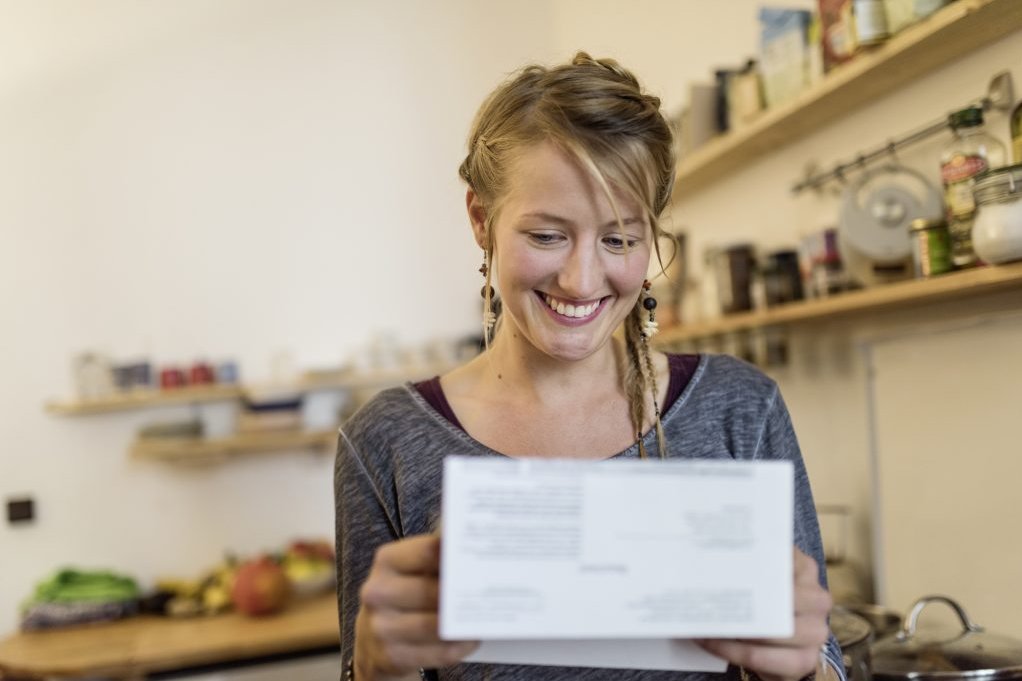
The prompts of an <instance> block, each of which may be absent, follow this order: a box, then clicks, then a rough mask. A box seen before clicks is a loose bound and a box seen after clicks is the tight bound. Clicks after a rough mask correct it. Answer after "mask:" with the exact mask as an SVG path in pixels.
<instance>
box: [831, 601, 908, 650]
mask: <svg viewBox="0 0 1022 681" xmlns="http://www.w3.org/2000/svg"><path fill="white" fill-rule="evenodd" d="M844 608H845V609H847V610H849V611H851V612H852V613H854V614H856V615H858V616H859V617H862V618H863V619H865V620H866V621H867V622H869V626H871V627H873V640H874V641H879V640H880V639H882V638H887V637H888V636H891V635H893V634H896V633H897V632H898V631H899V630H900V629H901V621H902V616H901V613H898V612H895V611H894V610H890V609H888V608H885V607H884V606H882V605H875V604H872V603H855V604H851V605H848V604H846V605H845V606H844Z"/></svg>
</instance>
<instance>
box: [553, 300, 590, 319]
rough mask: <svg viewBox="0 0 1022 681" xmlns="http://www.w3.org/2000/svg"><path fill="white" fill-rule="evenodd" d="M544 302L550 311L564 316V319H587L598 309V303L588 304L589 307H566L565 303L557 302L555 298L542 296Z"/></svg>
mask: <svg viewBox="0 0 1022 681" xmlns="http://www.w3.org/2000/svg"><path fill="white" fill-rule="evenodd" d="M544 300H546V304H547V305H548V306H549V307H550V309H551V310H553V311H555V312H556V313H557V314H560V315H564V316H565V317H572V318H574V319H584V318H585V317H588V316H589V315H591V314H592V313H593V312H595V311H596V308H597V307H599V305H600V304H599V303H598V302H596V303H590V304H589V305H570V304H569V305H566V304H565V303H561V302H558V301H557V300H556V299H555V298H553V297H551V296H548V295H544Z"/></svg>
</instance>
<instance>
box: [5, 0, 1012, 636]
mask: <svg viewBox="0 0 1022 681" xmlns="http://www.w3.org/2000/svg"><path fill="white" fill-rule="evenodd" d="M805 4H808V3H805ZM757 5H758V2H756V1H755V0H729V2H727V3H708V2H697V1H696V0H685V2H665V1H662V0H657V1H654V0H643V1H642V2H638V3H632V4H630V5H629V8H630V9H629V10H628V11H627V12H622V10H621V9H620V8H619V3H614V2H610V1H609V0H595V1H594V0H590V1H587V2H582V1H581V0H559V1H558V2H556V3H546V2H541V1H540V0H534V1H533V2H529V3H486V4H483V3H473V2H468V1H460V2H456V1H455V0H448V1H446V2H433V3H417V2H412V1H410V0H409V1H407V2H396V1H392V2H376V3H371V2H363V3H337V2H329V1H328V0H303V2H300V3H294V2H284V0H277V1H272V0H246V1H244V2H242V1H241V0H228V1H225V2H218V3H206V2H199V1H197V0H185V1H184V2H175V3H155V2H152V3H139V2H135V1H129V0H103V1H102V2H98V3H91V4H90V5H89V9H83V7H84V6H83V5H80V4H79V5H74V6H68V5H67V4H66V3H56V2H52V1H44V2H33V3H24V2H23V3H16V2H10V1H9V2H0V12H2V14H3V19H4V21H2V22H0V50H2V52H0V57H2V58H0V235H2V241H0V243H2V247H0V315H2V319H3V320H4V332H5V333H4V336H3V338H4V341H3V352H2V353H0V376H3V377H4V378H5V379H6V380H4V382H3V384H2V387H0V432H2V433H3V443H4V447H3V449H0V498H4V497H7V496H10V495H14V494H17V493H31V494H33V495H35V496H36V498H37V501H38V503H39V520H38V522H37V523H36V524H35V525H34V526H30V527H24V528H9V527H7V526H6V525H3V524H0V632H4V631H8V630H10V629H12V628H13V627H14V626H15V622H16V619H15V612H14V611H15V605H16V603H17V602H18V601H19V600H20V599H21V598H22V597H24V596H25V595H26V594H27V593H28V591H29V589H30V587H31V584H32V583H33V582H34V581H36V580H37V579H39V578H40V577H42V576H43V575H45V574H46V573H47V572H49V571H50V570H52V569H53V568H55V567H57V566H59V565H62V564H65V563H75V564H79V565H83V566H109V567H113V568H117V569H120V570H125V571H128V572H131V573H133V574H136V575H138V576H139V577H141V578H142V579H143V580H147V579H150V578H152V577H153V576H155V575H157V574H165V573H170V574H182V575H188V574H191V573H192V572H193V571H194V570H196V569H197V567H200V566H202V565H204V564H206V563H208V562H212V561H213V560H215V559H216V557H217V556H218V554H219V552H220V551H221V550H222V549H224V548H230V549H234V550H240V551H249V550H255V549H258V548H263V547H272V546H275V545H278V544H280V543H282V542H283V541H285V540H286V539H287V538H288V537H289V536H291V535H295V534H328V533H329V532H330V529H331V526H332V522H333V521H332V509H331V499H330V461H329V457H323V458H315V457H311V456H307V455H299V456H283V455H281V456H265V457H258V458H254V459H251V460H246V461H239V462H237V463H234V464H232V465H230V466H226V467H223V468H220V469H215V470H211V471H202V470H200V471H194V470H185V471H181V470H174V469H168V468H165V467H162V466H157V465H151V464H144V465H143V464H140V463H133V462H130V461H128V460H127V458H126V449H127V447H128V445H129V443H130V441H131V439H132V434H133V432H134V431H135V429H136V428H137V427H138V426H139V425H140V424H142V423H145V422H148V421H150V420H153V419H156V418H160V419H169V418H173V417H175V416H178V415H186V414H187V413H188V412H187V409H186V408H180V409H176V410H167V411H166V412H163V413H148V414H123V415H109V416H101V417H91V418H88V419H73V420H65V419H57V418H54V417H50V416H47V415H45V414H44V413H43V412H42V409H41V406H42V403H43V401H44V400H45V399H46V398H48V397H54V396H59V395H64V394H68V393H69V392H70V389H71V383H70V377H69V366H68V363H69V358H70V356H71V355H72V354H74V353H76V352H79V351H81V350H84V349H89V348H95V349H99V350H103V351H107V352H110V353H112V354H114V355H117V356H123V357H130V356H133V355H136V354H139V353H150V354H151V355H153V356H154V358H156V359H157V360H168V361H169V360H178V361H190V360H191V359H193V358H195V357H197V356H208V357H212V358H220V357H225V356H233V357H236V358H237V359H239V360H240V361H241V362H242V366H243V372H244V373H245V374H246V375H247V376H248V377H249V378H258V377H260V376H262V375H265V373H266V372H267V371H268V362H269V358H270V357H271V356H272V354H273V353H274V352H276V351H278V350H279V349H283V348H287V349H290V350H291V351H292V352H293V353H294V355H295V356H296V358H297V359H298V360H299V361H300V362H301V363H302V364H303V365H319V364H329V363H334V362H338V361H340V360H342V359H344V358H345V357H346V356H348V355H349V354H350V353H352V352H356V351H358V350H359V349H360V348H362V347H364V345H365V343H366V342H368V339H369V338H370V336H371V334H372V333H373V332H374V330H391V331H393V332H394V333H396V334H397V335H398V336H399V338H400V339H401V340H402V341H405V342H413V341H418V340H422V339H427V338H432V337H440V336H451V335H457V334H460V333H463V332H471V331H473V330H474V329H475V328H476V324H477V319H478V310H477V291H478V279H477V277H478V274H477V273H476V272H475V268H476V267H477V265H478V256H477V253H476V249H475V247H474V246H473V244H472V243H471V240H470V239H469V238H468V234H467V229H466V224H465V220H464V217H463V209H462V189H461V187H460V186H459V184H458V182H457V178H456V174H455V169H456V167H457V164H458V162H459V161H460V159H461V155H462V149H463V141H464V136H465V134H466V132H467V128H468V123H469V120H470V118H471V115H472V113H473V112H474V109H475V107H476V106H477V105H478V102H479V101H480V100H481V98H482V96H483V95H484V94H485V93H486V92H487V91H488V90H489V89H490V88H491V87H492V85H493V84H494V83H495V82H496V81H497V80H499V79H500V78H501V77H502V76H503V74H504V73H506V72H508V71H510V70H512V69H513V68H514V67H516V66H517V65H519V64H521V63H523V62H525V61H529V60H542V61H548V60H561V59H564V58H567V57H568V56H570V54H571V53H572V52H573V51H574V50H576V49H580V48H582V49H586V50H588V51H590V52H591V53H593V54H594V55H595V56H604V55H610V56H616V57H618V58H619V59H620V60H621V61H622V62H623V63H624V64H625V65H626V66H628V67H630V68H632V69H634V70H635V71H636V72H637V73H638V74H639V75H640V76H641V77H642V79H643V80H644V81H645V82H646V84H647V85H648V86H649V87H650V89H652V90H653V91H655V92H658V93H660V94H661V95H662V97H663V99H664V101H665V103H666V104H667V105H668V106H669V107H671V108H673V107H674V106H677V105H678V104H680V102H681V101H682V99H683V97H684V93H685V92H687V84H688V81H690V80H706V79H708V77H709V73H710V70H711V69H712V67H713V66H716V65H720V64H725V65H727V64H737V63H740V62H741V61H742V60H743V59H744V58H745V57H746V56H747V55H750V54H752V53H753V52H754V51H755V43H756V32H757V27H756V18H755V7H756V6H757ZM1018 38H1019V34H1015V35H1014V36H1011V37H1010V38H1008V39H1005V40H1003V41H1001V42H999V43H998V44H995V45H992V46H990V47H989V48H987V49H985V50H983V51H980V52H977V53H976V54H974V55H973V56H970V57H968V58H966V59H963V60H961V61H960V62H958V63H956V64H954V65H952V66H949V67H947V68H943V69H940V70H938V71H936V72H934V73H933V74H932V75H930V76H928V77H926V78H924V79H921V80H920V81H919V82H918V83H914V84H912V85H910V86H907V87H904V88H902V89H901V90H900V91H899V92H897V93H895V94H893V95H891V96H890V97H887V98H884V99H883V100H882V101H880V102H877V103H876V104H875V105H873V106H870V107H865V108H863V109H861V110H859V111H857V112H855V115H854V116H850V117H849V118H847V119H844V120H842V121H838V122H836V123H835V124H833V125H831V126H829V127H827V128H825V129H823V130H820V131H818V132H814V133H811V134H807V136H806V137H805V139H803V140H801V141H799V142H798V143H796V144H793V145H791V146H790V147H787V148H785V149H784V150H781V151H780V153H778V154H776V155H774V156H772V157H770V158H767V159H764V160H762V161H760V162H757V163H755V164H752V165H751V166H750V167H749V168H747V169H746V170H744V171H743V172H740V173H737V174H736V175H734V176H733V177H731V178H728V179H727V180H725V181H722V182H720V183H718V184H715V185H713V186H712V187H710V188H708V189H707V190H706V191H705V192H701V193H700V194H699V195H698V196H696V197H693V198H692V199H691V200H686V201H685V202H682V203H679V204H678V205H677V206H675V207H674V209H673V214H672V216H671V217H670V218H669V223H668V224H669V225H670V224H672V222H671V221H673V225H674V226H675V227H681V226H683V225H684V226H688V227H690V228H691V229H692V230H693V244H692V250H691V252H692V253H699V252H701V250H702V247H703V246H704V245H706V244H709V243H711V242H714V243H724V242H728V241H733V240H738V239H746V238H749V237H750V236H755V238H756V240H757V241H759V242H760V243H761V244H762V245H763V246H764V247H768V248H769V247H774V246H781V245H787V244H791V243H794V241H795V240H796V239H797V237H798V236H799V234H800V233H802V232H804V231H807V230H812V229H816V228H818V227H820V226H823V225H826V224H831V223H833V220H834V211H835V202H834V199H833V198H827V197H824V198H815V197H812V196H805V197H802V198H799V199H797V200H796V199H793V198H791V197H790V196H789V195H788V193H787V187H788V185H789V183H790V181H791V180H793V179H794V178H795V177H797V176H798V175H799V173H800V171H801V168H802V166H803V164H804V162H805V161H806V160H808V159H810V158H816V159H817V160H820V161H822V162H827V161H830V160H833V159H835V158H840V157H844V156H847V155H848V154H850V153H853V152H854V151H856V150H857V149H858V145H860V144H872V143H873V142H879V141H881V140H882V139H885V138H886V137H888V136H890V135H894V134H897V133H900V132H903V131H905V130H908V129H912V128H914V127H915V126H917V125H918V124H920V123H923V122H927V121H929V120H930V119H932V118H935V117H937V116H939V115H940V114H941V113H943V112H944V111H946V110H947V109H949V108H952V107H954V106H957V105H958V104H960V103H961V102H962V100H963V99H967V98H971V97H972V96H974V95H978V94H980V93H981V92H982V91H983V89H984V88H985V84H986V80H987V78H988V76H989V75H991V73H992V72H993V71H995V70H998V69H1000V68H1004V67H1006V66H1010V67H1012V68H1013V69H1014V70H1015V78H1016V81H1017V82H1019V83H1020V84H1022V72H1020V71H1019V69H1020V68H1022V41H1020V40H1019V39H1018ZM994 124H995V130H996V131H997V132H999V133H1000V134H1002V135H1003V134H1004V122H1003V120H995V121H994ZM935 148H936V146H935V145H926V146H924V147H922V148H921V149H920V150H919V151H917V152H915V153H912V154H906V158H907V159H908V160H910V161H913V162H916V163H918V164H920V165H921V166H922V167H926V168H927V169H928V172H929V173H931V175H932V176H933V177H935V171H934V170H933V169H934V167H935V166H934V163H935ZM1017 304H1018V303H1017V300H1015V299H1012V298H1011V297H1010V296H1009V295H1003V296H1000V297H998V298H997V299H993V300H991V301H987V302H986V303H984V304H982V305H978V306H976V305H969V304H962V305H956V306H939V307H929V308H927V309H922V310H918V311H913V312H911V313H908V314H900V313H899V314H887V315H881V316H878V317H876V318H874V319H870V320H867V322H866V323H856V324H855V325H852V324H846V323H835V324H826V325H819V326H816V327H812V328H811V329H809V330H807V331H804V332H800V333H798V334H796V335H795V337H794V338H793V349H794V350H795V358H794V360H793V362H792V366H791V367H789V368H788V369H785V370H783V371H780V372H777V378H778V380H779V381H780V382H781V384H782V387H783V389H784V393H785V397H786V399H787V401H788V404H789V407H790V408H791V411H792V413H793V417H794V421H795V425H796V428H797V430H798V432H799V435H800V438H801V441H802V444H803V449H804V451H805V454H806V459H807V462H808V466H809V469H810V474H811V476H812V478H813V481H814V486H815V490H816V496H817V500H818V501H820V502H829V503H847V504H849V505H851V506H852V507H853V508H854V510H855V515H854V529H855V532H854V534H853V538H852V542H851V544H852V545H851V547H850V548H851V553H852V555H853V556H854V557H856V559H857V563H858V565H859V567H860V568H861V569H863V570H867V569H868V566H869V565H870V562H871V560H872V559H871V546H870V527H871V514H870V510H869V509H870V506H871V490H872V486H871V481H870V466H869V437H868V432H869V431H868V411H867V404H868V403H867V393H866V387H867V386H866V380H865V378H866V376H865V368H864V366H863V364H862V361H861V358H860V356H859V351H858V347H859V344H860V343H861V342H866V341H867V340H868V339H869V338H870V337H871V334H885V333H891V332H892V330H893V331H897V330H898V329H902V328H909V327H911V325H912V324H913V323H914V322H917V321H922V320H928V319H932V318H934V317H943V318H955V317H962V316H968V315H971V314H974V313H976V311H977V310H980V309H982V310H989V311H991V312H994V313H996V312H997V311H998V310H1000V309H1003V308H1005V307H1009V306H1012V305H1015V306H1017ZM963 351H967V348H964V349H963ZM1004 360H1005V366H1006V372H1005V376H1006V377H1008V378H1010V377H1011V376H1013V375H1017V374H1013V373H1011V372H1014V371H1016V369H1017V367H1018V364H1017V360H1015V359H1014V358H1012V357H1005V358H1004ZM934 361H935V362H940V361H949V358H943V357H935V358H934ZM951 361H953V360H951ZM1019 373H1022V372H1019ZM956 397H958V398H959V399H963V400H979V401H981V400H982V399H984V395H983V394H982V391H973V392H970V393H969V394H964V395H960V396H956ZM919 399H920V409H921V410H925V406H926V403H927V400H944V399H947V396H945V395H935V394H929V393H927V392H926V391H925V390H921V391H920V394H919ZM917 425H918V424H907V425H906V427H907V428H910V427H916V426H917ZM954 455H955V453H954V452H942V451H938V452H935V453H934V464H935V465H940V461H941V459H942V457H944V458H945V459H946V458H947V457H953V456H954ZM898 605H903V604H898ZM984 614H985V613H981V612H980V613H974V615H975V617H976V619H978V620H981V621H982V619H983V615H984Z"/></svg>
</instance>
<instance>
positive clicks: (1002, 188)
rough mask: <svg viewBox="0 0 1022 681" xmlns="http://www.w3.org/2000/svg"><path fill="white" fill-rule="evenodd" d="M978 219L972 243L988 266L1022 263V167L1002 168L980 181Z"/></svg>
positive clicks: (976, 192) (977, 184) (974, 226)
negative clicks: (1017, 261)
mask: <svg viewBox="0 0 1022 681" xmlns="http://www.w3.org/2000/svg"><path fill="white" fill-rule="evenodd" d="M974 193H975V196H976V205H977V215H976V222H975V224H974V225H973V227H972V243H973V246H974V247H975V248H976V253H977V255H979V257H980V258H982V259H983V260H984V261H985V262H988V263H991V264H994V265H999V264H1001V263H1006V262H1013V261H1015V260H1022V164H1018V165H1013V166H1008V167H1007V168H998V169H997V170H991V171H989V172H987V173H984V174H983V175H982V176H980V177H979V178H977V179H976V187H975V190H974Z"/></svg>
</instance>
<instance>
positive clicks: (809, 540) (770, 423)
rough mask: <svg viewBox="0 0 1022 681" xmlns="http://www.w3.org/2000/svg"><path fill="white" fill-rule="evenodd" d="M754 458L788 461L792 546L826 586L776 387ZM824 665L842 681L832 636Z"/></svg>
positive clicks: (798, 458) (808, 498) (796, 452)
mask: <svg viewBox="0 0 1022 681" xmlns="http://www.w3.org/2000/svg"><path fill="white" fill-rule="evenodd" d="M755 458H758V459H784V460H787V461H791V463H792V465H793V467H794V474H795V480H794V482H795V485H794V488H795V506H794V540H795V546H797V547H798V549H799V550H800V551H802V552H803V553H805V554H806V555H808V556H810V557H812V558H813V560H815V561H816V564H817V565H818V566H819V580H820V584H821V585H823V586H824V587H826V586H827V569H826V563H825V559H824V555H823V542H822V541H821V539H820V527H819V522H818V520H817V517H816V506H815V504H814V503H813V493H812V489H811V488H810V486H809V475H808V474H807V473H806V467H805V462H804V461H803V459H802V452H801V449H800V448H799V445H798V438H797V437H796V436H795V429H794V428H793V427H792V424H791V417H790V415H789V414H788V409H787V407H786V406H785V404H784V399H783V398H782V397H781V393H780V391H779V390H777V389H776V388H775V390H774V393H773V395H772V397H771V402H770V406H769V409H768V411H767V415H766V419H765V421H764V423H763V431H762V433H761V435H760V439H759V442H758V444H757V447H756V452H755ZM821 652H822V655H823V656H824V657H825V658H826V661H827V663H828V664H829V665H830V666H831V667H832V668H833V669H834V672H835V673H836V676H837V678H839V679H841V680H842V681H845V667H844V662H843V659H842V654H841V647H840V645H838V642H837V638H836V637H835V636H834V634H833V633H831V634H830V637H829V639H828V640H827V644H826V646H825V647H824V649H823V650H822V651H821Z"/></svg>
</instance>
